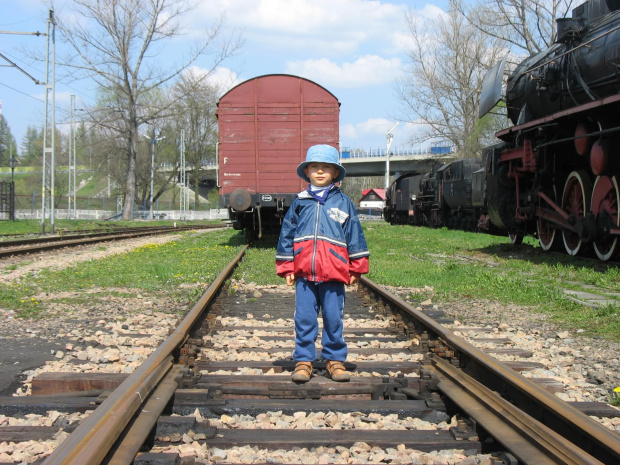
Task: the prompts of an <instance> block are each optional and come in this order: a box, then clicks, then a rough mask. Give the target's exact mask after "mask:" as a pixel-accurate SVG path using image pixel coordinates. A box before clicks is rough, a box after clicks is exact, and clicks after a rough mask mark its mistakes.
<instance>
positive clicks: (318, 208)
mask: <svg viewBox="0 0 620 465" xmlns="http://www.w3.org/2000/svg"><path fill="white" fill-rule="evenodd" d="M320 211H321V203H320V202H317V203H316V217H315V219H314V242H313V247H312V281H315V280H316V275H315V272H316V268H315V266H314V264H315V261H316V249H317V237H318V235H319V212H320Z"/></svg>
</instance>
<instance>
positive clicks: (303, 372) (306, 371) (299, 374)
mask: <svg viewBox="0 0 620 465" xmlns="http://www.w3.org/2000/svg"><path fill="white" fill-rule="evenodd" d="M311 376H312V362H297V364H296V365H295V371H294V372H293V376H292V378H291V379H292V380H293V381H295V382H296V383H305V382H308V381H310V377H311Z"/></svg>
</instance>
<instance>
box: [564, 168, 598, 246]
mask: <svg viewBox="0 0 620 465" xmlns="http://www.w3.org/2000/svg"><path fill="white" fill-rule="evenodd" d="M591 196H592V182H591V181H590V178H589V177H588V173H587V172H585V171H583V170H580V171H573V172H572V173H571V174H569V175H568V178H567V179H566V184H564V193H563V194H562V210H564V211H565V212H566V213H568V214H569V215H571V216H573V217H574V218H575V219H576V220H577V221H579V220H581V219H582V218H584V217H585V215H586V213H587V211H588V210H587V209H588V207H589V205H590V198H591ZM562 238H563V239H564V248H565V249H566V253H568V254H569V255H572V256H575V255H577V254H578V253H579V251H580V250H581V249H582V247H583V245H584V242H583V240H582V239H581V237H580V236H579V234H578V233H576V232H573V231H570V230H568V229H564V230H562Z"/></svg>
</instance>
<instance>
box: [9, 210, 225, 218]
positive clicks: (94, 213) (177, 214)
mask: <svg viewBox="0 0 620 465" xmlns="http://www.w3.org/2000/svg"><path fill="white" fill-rule="evenodd" d="M47 214H48V215H49V212H47ZM76 214H77V218H74V217H73V215H71V217H69V212H68V211H67V210H66V209H59V210H54V218H55V219H62V220H65V219H78V220H106V219H109V218H112V217H116V216H117V215H118V212H116V211H110V210H77V212H76ZM227 218H228V211H227V210H225V209H219V210H218V209H217V208H211V209H209V210H199V211H194V210H189V211H186V212H184V213H182V212H181V211H180V210H154V211H153V219H156V220H159V219H162V220H178V221H190V220H217V219H222V220H224V219H227ZM15 219H16V220H39V219H41V210H34V211H32V210H17V211H16V212H15ZM134 219H136V220H141V219H145V220H146V219H148V212H142V211H140V212H136V213H135V214H134Z"/></svg>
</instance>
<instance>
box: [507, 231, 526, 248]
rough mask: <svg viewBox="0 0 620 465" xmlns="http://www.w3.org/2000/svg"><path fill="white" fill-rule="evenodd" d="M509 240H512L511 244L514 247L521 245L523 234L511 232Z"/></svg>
mask: <svg viewBox="0 0 620 465" xmlns="http://www.w3.org/2000/svg"><path fill="white" fill-rule="evenodd" d="M508 239H510V243H511V244H512V245H521V244H523V234H521V233H517V232H509V233H508Z"/></svg>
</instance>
